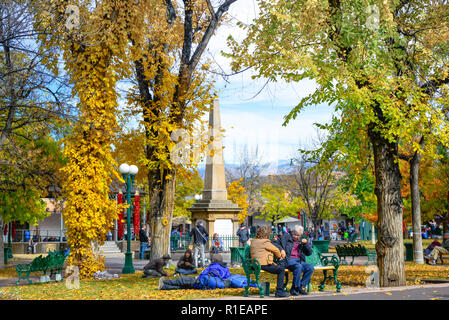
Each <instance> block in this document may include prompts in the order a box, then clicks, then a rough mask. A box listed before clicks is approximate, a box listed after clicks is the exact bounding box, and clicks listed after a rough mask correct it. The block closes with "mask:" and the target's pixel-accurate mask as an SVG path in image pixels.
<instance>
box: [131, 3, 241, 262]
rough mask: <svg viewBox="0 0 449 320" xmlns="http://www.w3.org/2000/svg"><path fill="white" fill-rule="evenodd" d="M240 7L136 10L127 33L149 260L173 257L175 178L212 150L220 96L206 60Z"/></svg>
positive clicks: (182, 5)
mask: <svg viewBox="0 0 449 320" xmlns="http://www.w3.org/2000/svg"><path fill="white" fill-rule="evenodd" d="M236 1H237V0H225V1H222V2H221V3H220V4H219V5H218V6H216V8H214V6H213V4H212V2H211V1H210V0H183V1H172V0H165V1H156V0H147V1H139V2H138V3H134V2H133V11H132V15H133V16H132V19H131V20H130V24H129V26H128V29H127V30H128V35H129V39H130V42H131V48H130V55H129V60H130V61H132V63H133V68H134V70H135V80H136V83H137V84H136V86H135V87H134V88H133V89H132V91H131V93H130V94H129V95H128V101H129V105H130V107H131V108H130V109H129V113H130V114H134V115H135V114H139V115H141V119H142V120H141V123H140V125H141V127H142V129H143V131H144V132H145V147H146V151H145V157H144V158H143V159H141V163H142V164H143V165H144V166H146V168H147V169H148V184H149V198H150V210H149V212H150V216H149V219H150V223H151V230H152V233H153V242H152V250H151V256H150V258H154V257H160V256H162V255H163V254H167V253H168V250H169V237H170V231H171V219H172V217H173V210H174V205H175V189H176V179H177V176H178V175H186V174H187V172H188V169H191V168H193V167H194V166H195V165H196V163H197V162H198V160H199V159H198V156H197V155H198V154H199V153H200V152H197V151H195V150H196V149H198V150H200V151H201V150H204V149H205V147H206V143H207V138H206V137H205V135H202V133H204V132H205V131H206V130H205V125H206V124H205V122H204V121H202V116H203V115H204V114H205V112H206V111H208V109H209V105H210V103H211V102H212V100H213V99H214V92H213V90H212V83H211V82H210V81H208V80H207V72H206V71H207V69H208V68H209V65H208V64H207V63H204V64H201V58H202V55H203V53H204V52H205V50H206V48H207V46H208V43H209V41H210V39H211V37H212V35H213V34H214V33H215V31H216V30H217V28H218V27H219V25H220V24H221V23H222V21H223V19H224V15H225V13H226V12H227V11H228V9H229V7H230V5H231V4H233V3H234V2H236ZM193 137H197V138H195V139H193ZM198 137H199V138H198Z"/></svg>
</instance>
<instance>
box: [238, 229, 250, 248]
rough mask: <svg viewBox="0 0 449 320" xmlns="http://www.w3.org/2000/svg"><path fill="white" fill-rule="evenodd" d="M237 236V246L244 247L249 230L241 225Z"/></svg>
mask: <svg viewBox="0 0 449 320" xmlns="http://www.w3.org/2000/svg"><path fill="white" fill-rule="evenodd" d="M237 236H238V237H239V246H240V247H244V246H245V245H246V243H247V242H248V240H249V230H248V228H247V227H246V225H244V224H243V223H242V224H241V225H240V228H239V230H238V231H237Z"/></svg>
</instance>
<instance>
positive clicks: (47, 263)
mask: <svg viewBox="0 0 449 320" xmlns="http://www.w3.org/2000/svg"><path fill="white" fill-rule="evenodd" d="M64 261H65V255H64V253H63V252H60V251H58V252H57V251H54V252H49V253H48V255H47V256H46V257H42V255H40V256H38V257H36V258H34V259H33V261H31V262H30V263H28V264H19V265H17V267H16V271H17V274H18V279H17V281H16V285H18V284H19V283H20V280H21V279H26V280H28V283H29V284H31V283H32V281H31V280H30V273H31V272H39V271H42V273H43V275H42V276H41V282H48V281H49V280H50V278H51V277H52V276H53V275H56V276H55V280H56V281H58V280H62V277H61V272H62V268H63V266H64ZM47 271H50V276H47ZM24 274H25V275H24ZM58 275H59V276H58Z"/></svg>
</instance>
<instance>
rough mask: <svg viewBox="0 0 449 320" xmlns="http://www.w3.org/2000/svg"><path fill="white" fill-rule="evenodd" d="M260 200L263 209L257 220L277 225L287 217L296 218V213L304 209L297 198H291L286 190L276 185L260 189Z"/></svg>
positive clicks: (268, 185) (302, 203) (267, 185)
mask: <svg viewBox="0 0 449 320" xmlns="http://www.w3.org/2000/svg"><path fill="white" fill-rule="evenodd" d="M261 198H262V202H263V203H264V204H263V209H262V212H261V215H260V217H257V218H258V219H264V220H265V221H271V222H273V223H274V224H277V223H279V221H281V220H282V219H284V218H287V217H297V216H298V211H299V210H301V209H303V208H304V207H305V205H304V202H302V200H301V199H300V198H299V197H293V196H292V195H291V194H290V193H289V192H288V191H287V190H285V189H284V188H283V187H281V186H279V185H277V184H266V185H264V186H263V187H262V190H261Z"/></svg>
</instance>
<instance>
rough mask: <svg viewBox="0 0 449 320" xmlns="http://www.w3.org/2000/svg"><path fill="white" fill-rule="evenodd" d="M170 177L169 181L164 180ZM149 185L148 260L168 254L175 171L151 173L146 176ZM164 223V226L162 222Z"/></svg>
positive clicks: (173, 203) (173, 202)
mask: <svg viewBox="0 0 449 320" xmlns="http://www.w3.org/2000/svg"><path fill="white" fill-rule="evenodd" d="M167 175H171V178H170V179H166V176H167ZM148 178H149V185H150V213H149V218H150V221H151V228H152V238H151V252H150V260H151V259H156V258H161V257H162V256H163V255H164V254H169V253H170V233H171V232H170V231H171V224H172V218H173V209H174V205H175V201H174V199H175V197H174V196H175V187H176V169H173V170H164V172H163V173H162V175H161V174H160V173H159V172H151V173H150V174H149V176H148ZM164 221H165V222H166V224H165V225H164V223H163V222H164Z"/></svg>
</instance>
